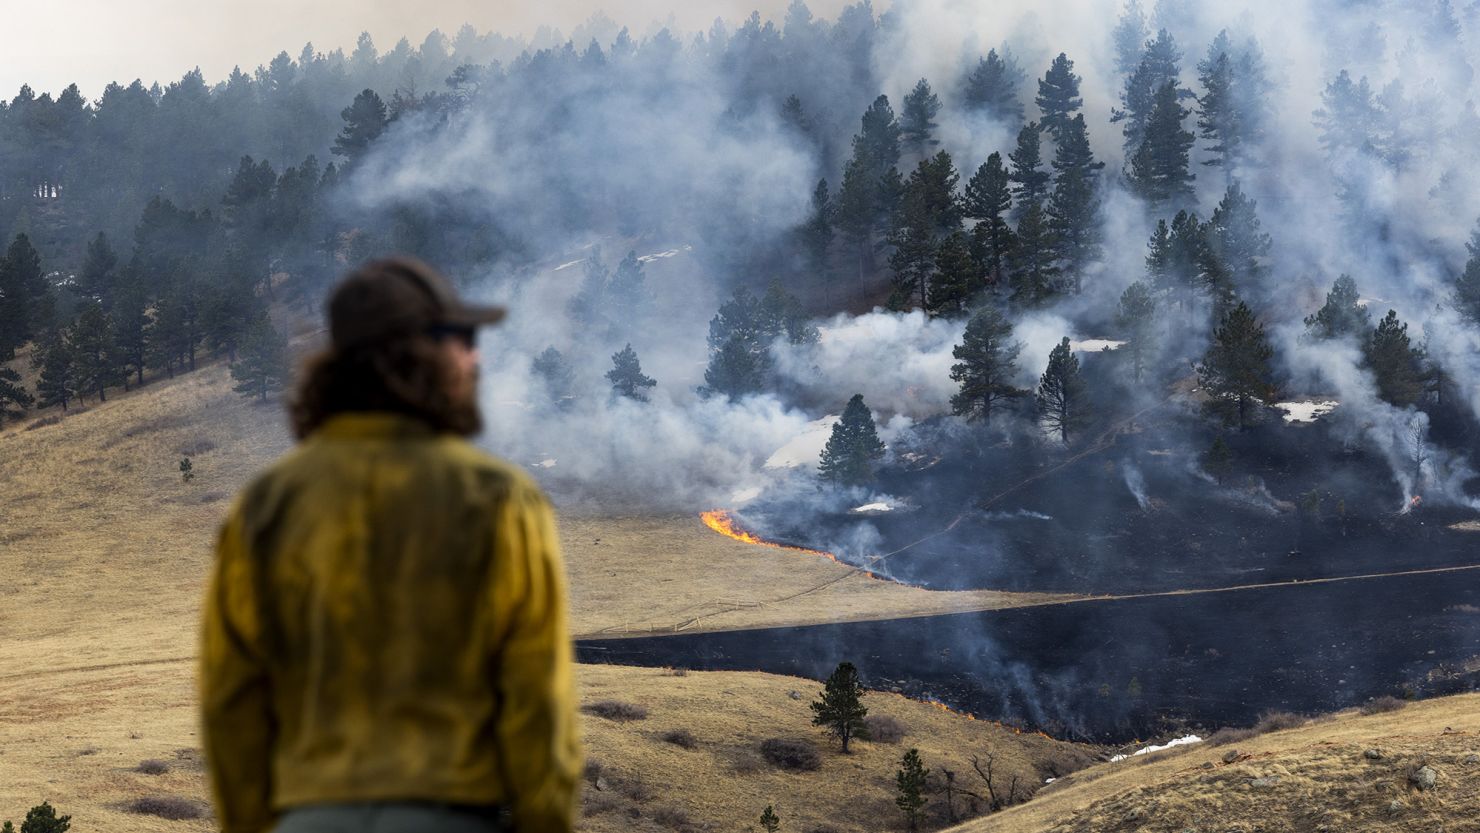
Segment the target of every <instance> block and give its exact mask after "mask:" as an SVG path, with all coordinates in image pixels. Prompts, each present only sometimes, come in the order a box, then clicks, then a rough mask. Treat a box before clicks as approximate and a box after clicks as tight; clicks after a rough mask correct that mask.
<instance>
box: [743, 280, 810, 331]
mask: <svg viewBox="0 0 1480 833" xmlns="http://www.w3.org/2000/svg"><path fill="white" fill-rule="evenodd" d="M756 322H757V326H758V327H759V329H760V332H761V333H762V335H763V338H764V344H766V345H769V344H770V343H771V342H773V341H775V340H776V339H778V338H783V337H784V338H785V339H786V341H787V342H788V343H790V344H815V343H817V340H818V338H820V337H821V334H820V333H818V332H817V328H816V327H814V326H812V322H811V321H809V320H808V319H807V314H806V313H805V312H803V311H802V304H801V302H800V301H798V300H797V297H796V296H795V295H792V294H791V293H789V292H787V291H786V289H785V287H783V286H782V285H781V279H780V278H775V277H773V278H771V280H770V282H769V283H767V284H766V294H765V295H762V296H761V300H760V303H759V304H758V305H757V307H756Z"/></svg>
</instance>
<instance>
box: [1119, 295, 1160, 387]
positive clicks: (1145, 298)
mask: <svg viewBox="0 0 1480 833" xmlns="http://www.w3.org/2000/svg"><path fill="white" fill-rule="evenodd" d="M1115 323H1116V324H1117V325H1118V326H1119V327H1120V332H1121V334H1122V335H1124V336H1125V342H1126V343H1125V347H1124V349H1125V350H1126V352H1127V354H1128V355H1129V356H1130V357H1131V375H1132V376H1133V377H1134V378H1135V380H1136V381H1137V382H1139V381H1141V379H1142V377H1143V376H1145V374H1146V360H1147V359H1148V358H1149V357H1150V356H1151V354H1152V353H1153V352H1154V351H1155V349H1156V345H1155V338H1156V298H1155V296H1154V295H1153V294H1152V292H1151V287H1150V286H1148V285H1147V284H1146V283H1145V282H1144V281H1136V282H1135V283H1133V284H1131V285H1130V286H1128V287H1126V289H1125V291H1124V292H1122V293H1121V294H1120V305H1119V307H1118V308H1117V309H1116V315H1115Z"/></svg>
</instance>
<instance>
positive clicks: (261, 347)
mask: <svg viewBox="0 0 1480 833" xmlns="http://www.w3.org/2000/svg"><path fill="white" fill-rule="evenodd" d="M288 374H289V369H288V340H287V339H286V338H284V337H283V334H282V333H280V332H278V330H277V328H276V327H274V326H273V325H272V321H271V320H270V319H269V318H268V317H267V314H266V311H261V312H258V313H257V314H256V315H254V316H253V317H252V321H251V323H250V324H248V325H247V327H246V331H245V332H244V333H243V334H242V340H241V349H240V353H239V356H238V361H237V362H236V364H234V365H232V366H231V378H232V379H233V380H234V381H235V382H236V383H237V384H236V387H234V388H233V390H235V391H236V392H237V393H239V394H241V395H243V396H245V397H247V398H249V399H250V398H256V399H257V401H259V402H266V401H267V396H268V394H273V393H277V392H279V391H281V390H282V389H283V388H284V387H285V386H286V385H287V383H288Z"/></svg>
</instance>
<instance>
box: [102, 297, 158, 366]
mask: <svg viewBox="0 0 1480 833" xmlns="http://www.w3.org/2000/svg"><path fill="white" fill-rule="evenodd" d="M116 295H117V297H116V299H115V300H114V303H113V312H112V314H111V315H110V316H109V318H110V320H111V322H112V325H113V332H112V339H111V340H112V343H113V355H114V364H115V365H116V366H117V372H118V374H119V377H120V378H122V379H123V381H124V389H125V390H126V389H127V388H128V376H129V374H130V373H132V374H134V377H135V381H136V382H137V383H138V385H139V386H140V387H142V386H143V385H144V367H145V365H146V364H147V362H148V358H149V338H148V332H149V313H148V311H147V310H146V308H145V307H146V304H145V301H144V293H143V291H142V290H140V289H138V288H136V287H134V286H132V285H128V286H124V287H123V288H121V289H120V290H119V291H118V292H117V293H116Z"/></svg>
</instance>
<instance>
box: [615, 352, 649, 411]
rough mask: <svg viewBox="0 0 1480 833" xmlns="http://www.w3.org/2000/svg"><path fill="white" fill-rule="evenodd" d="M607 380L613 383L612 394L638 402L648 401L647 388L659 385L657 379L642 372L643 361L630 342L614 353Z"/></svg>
mask: <svg viewBox="0 0 1480 833" xmlns="http://www.w3.org/2000/svg"><path fill="white" fill-rule="evenodd" d="M606 379H607V381H609V382H611V383H612V395H613V396H624V397H626V398H628V399H635V400H637V401H638V402H646V401H648V395H647V389H648V388H651V387H656V386H657V384H658V383H657V381H656V380H654V379H652V378H651V377H648V376H644V375H643V373H642V363H641V362H640V361H638V359H637V352H636V351H634V350H633V349H632V345H631V344H628V345H627V346H626V347H623V348H622V350H621V351H620V352H618V353H615V354H613V355H612V369H611V370H608V371H607V372H606Z"/></svg>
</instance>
